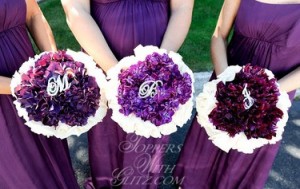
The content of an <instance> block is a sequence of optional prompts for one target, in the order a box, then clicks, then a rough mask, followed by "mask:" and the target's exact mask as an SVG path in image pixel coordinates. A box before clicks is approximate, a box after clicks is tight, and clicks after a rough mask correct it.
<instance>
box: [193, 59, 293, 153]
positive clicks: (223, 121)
mask: <svg viewBox="0 0 300 189" xmlns="http://www.w3.org/2000/svg"><path fill="white" fill-rule="evenodd" d="M196 103H197V105H196V108H197V112H198V122H199V123H200V125H201V126H202V127H204V129H205V130H206V132H207V134H208V136H209V139H210V140H212V142H213V143H214V144H215V145H216V146H218V147H219V148H220V149H222V150H223V151H225V152H228V151H229V150H230V149H236V150H238V151H240V152H243V153H253V150H254V149H256V148H259V147H261V146H263V145H265V144H274V143H276V142H277V141H279V140H280V139H281V138H282V133H283V130H284V126H285V125H286V122H287V120H288V113H287V111H288V108H289V107H290V106H291V102H290V100H289V97H288V95H287V93H286V92H283V91H280V89H279V85H278V83H277V80H276V79H275V78H274V75H273V73H272V72H271V71H269V70H267V69H263V68H260V67H258V66H251V65H249V64H247V65H246V66H243V67H240V66H229V67H228V68H227V69H226V70H225V71H224V72H223V73H222V74H220V75H219V76H218V78H217V79H216V80H212V81H210V82H208V83H206V84H205V85H204V88H203V92H202V93H201V94H199V96H198V97H197V99H196Z"/></svg>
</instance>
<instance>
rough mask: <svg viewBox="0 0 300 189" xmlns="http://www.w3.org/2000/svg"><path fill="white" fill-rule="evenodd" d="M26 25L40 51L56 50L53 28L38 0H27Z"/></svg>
mask: <svg viewBox="0 0 300 189" xmlns="http://www.w3.org/2000/svg"><path fill="white" fill-rule="evenodd" d="M26 5H27V13H26V25H27V28H28V30H29V32H30V34H31V36H32V38H33V39H34V41H35V43H36V45H37V47H38V48H39V49H40V51H56V50H57V49H56V44H55V41H54V37H53V34H52V31H51V28H50V26H49V24H48V22H47V20H46V19H45V17H44V15H43V13H42V11H41V10H40V7H39V6H38V4H37V3H36V0H26Z"/></svg>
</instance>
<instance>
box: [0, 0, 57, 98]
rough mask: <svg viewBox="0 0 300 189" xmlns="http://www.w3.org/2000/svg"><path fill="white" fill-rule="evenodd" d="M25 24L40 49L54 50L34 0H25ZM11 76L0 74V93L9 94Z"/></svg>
mask: <svg viewBox="0 0 300 189" xmlns="http://www.w3.org/2000/svg"><path fill="white" fill-rule="evenodd" d="M26 8H27V11H26V26H27V28H28V30H29V32H30V34H31V36H32V37H33V39H34V41H35V42H36V44H37V46H38V48H39V49H40V50H41V51H55V50H56V45H55V42H54V38H53V35H52V31H51V29H50V27H49V24H48V23H47V21H46V19H45V18H44V16H43V13H42V12H41V10H40V8H39V6H38V4H37V3H36V1H35V0H26ZM10 82H11V78H8V77H3V76H0V94H11V92H10Z"/></svg>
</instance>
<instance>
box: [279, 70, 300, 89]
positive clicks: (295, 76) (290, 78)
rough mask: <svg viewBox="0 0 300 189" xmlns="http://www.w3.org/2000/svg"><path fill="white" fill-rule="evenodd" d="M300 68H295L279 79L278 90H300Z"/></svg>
mask: <svg viewBox="0 0 300 189" xmlns="http://www.w3.org/2000/svg"><path fill="white" fill-rule="evenodd" d="M299 79H300V67H298V68H296V69H295V70H294V71H292V72H291V73H289V74H287V75H286V76H284V77H283V78H281V79H280V80H279V81H278V83H279V85H280V89H281V90H283V91H285V92H291V91H293V90H296V89H298V88H300V82H299Z"/></svg>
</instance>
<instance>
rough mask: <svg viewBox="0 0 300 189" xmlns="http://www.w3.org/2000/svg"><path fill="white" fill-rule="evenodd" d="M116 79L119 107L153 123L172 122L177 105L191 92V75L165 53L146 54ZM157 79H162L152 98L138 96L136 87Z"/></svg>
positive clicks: (187, 97) (186, 99) (186, 98)
mask: <svg viewBox="0 0 300 189" xmlns="http://www.w3.org/2000/svg"><path fill="white" fill-rule="evenodd" d="M119 80H120V85H119V88H118V97H117V98H118V103H119V105H120V106H121V109H120V110H119V111H120V112H121V113H122V114H124V115H126V116H127V115H129V114H131V113H133V114H135V115H136V116H137V117H140V118H141V119H142V120H143V121H147V120H148V121H150V122H151V123H153V124H155V125H156V126H159V125H162V124H165V123H169V122H171V121H172V116H173V115H174V113H175V111H176V110H178V107H179V105H180V104H184V103H186V102H187V101H188V100H189V99H190V98H191V96H192V79H191V77H190V75H189V74H188V73H184V74H181V73H180V71H179V69H178V65H177V64H175V63H174V62H173V60H172V59H171V58H170V57H169V56H168V55H167V54H163V55H160V54H158V53H153V54H150V55H148V56H147V57H146V59H145V60H144V61H139V62H137V64H134V65H132V66H130V67H129V68H128V69H126V70H122V71H121V73H120V74H119ZM157 80H160V81H162V83H163V84H162V85H158V87H157V88H156V89H157V94H156V95H155V96H154V97H153V98H152V97H146V98H140V97H139V95H138V94H139V87H140V86H141V85H142V84H143V83H144V82H145V81H157Z"/></svg>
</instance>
